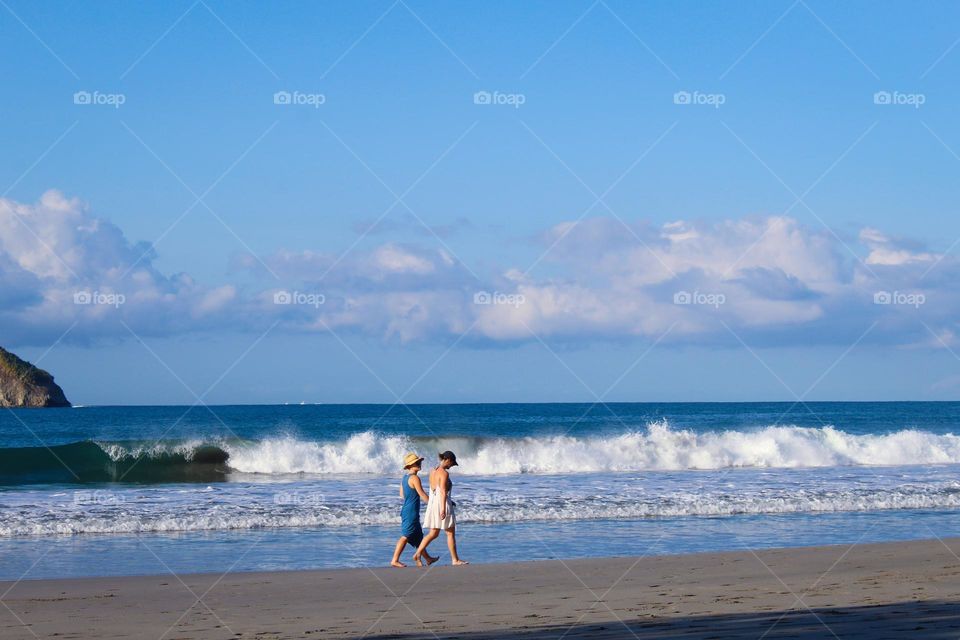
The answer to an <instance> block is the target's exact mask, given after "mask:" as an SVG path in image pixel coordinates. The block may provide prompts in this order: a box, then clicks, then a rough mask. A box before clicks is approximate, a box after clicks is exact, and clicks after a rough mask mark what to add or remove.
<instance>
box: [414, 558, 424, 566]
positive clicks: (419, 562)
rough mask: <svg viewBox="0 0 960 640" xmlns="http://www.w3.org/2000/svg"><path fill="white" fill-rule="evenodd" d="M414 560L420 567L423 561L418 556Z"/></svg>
mask: <svg viewBox="0 0 960 640" xmlns="http://www.w3.org/2000/svg"><path fill="white" fill-rule="evenodd" d="M414 560H416V561H417V566H418V567H422V566H423V562H421V561H420V558H414Z"/></svg>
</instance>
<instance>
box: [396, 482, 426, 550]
mask: <svg viewBox="0 0 960 640" xmlns="http://www.w3.org/2000/svg"><path fill="white" fill-rule="evenodd" d="M400 486H401V487H403V508H402V509H400V528H401V533H400V535H402V536H404V537H405V538H406V539H407V542H408V543H410V544H412V545H413V546H414V547H419V546H420V542H421V541H423V527H422V526H420V494H419V493H417V490H416V489H414V488H413V487H411V486H410V476H409V475H404V476H403V480H402V481H401V484H400Z"/></svg>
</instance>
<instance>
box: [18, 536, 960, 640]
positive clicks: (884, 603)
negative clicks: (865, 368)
mask: <svg viewBox="0 0 960 640" xmlns="http://www.w3.org/2000/svg"><path fill="white" fill-rule="evenodd" d="M251 552H252V553H255V552H256V550H253V551H251ZM955 553H960V538H953V539H946V540H944V541H943V542H941V541H938V540H926V541H912V542H898V543H885V544H861V545H855V546H828V547H808V548H795V549H776V550H765V551H756V552H753V551H749V550H745V551H740V552H733V553H710V554H693V555H684V556H660V557H642V558H601V559H581V560H569V561H560V560H554V561H543V562H531V563H515V564H482V565H481V564H475V565H470V566H468V567H450V566H443V565H439V566H434V567H432V568H431V569H429V570H426V569H419V570H418V569H415V568H410V569H405V570H401V569H391V568H374V569H369V570H368V569H349V570H327V571H291V572H272V573H236V574H227V575H225V576H220V575H182V576H174V575H165V576H143V577H125V578H94V579H73V580H35V581H33V580H23V581H21V582H19V583H11V582H7V583H0V593H2V594H4V596H3V599H2V604H3V605H4V606H5V609H3V610H0V614H2V616H0V619H2V626H0V636H2V637H3V638H33V637H42V638H46V637H57V638H91V637H111V638H147V637H150V638H238V637H243V638H302V637H310V638H350V637H364V636H366V637H378V638H379V637H383V638H387V637H389V638H435V637H440V638H448V637H449V638H454V637H456V638H495V637H511V636H521V637H529V638H558V637H565V638H598V637H600V638H633V637H642V638H665V637H683V638H748V637H749V638H754V639H755V638H760V637H769V638H786V637H789V638H832V637H840V638H904V637H912V638H918V637H928V638H947V637H957V635H958V634H960V559H958V557H957V555H955Z"/></svg>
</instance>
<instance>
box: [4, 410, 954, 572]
mask: <svg viewBox="0 0 960 640" xmlns="http://www.w3.org/2000/svg"><path fill="white" fill-rule="evenodd" d="M958 427H960V403H957V402H851V403H845V402H810V403H805V404H804V403H801V404H793V403H610V404H597V405H590V404H461V405H409V406H405V405H397V406H392V407H391V406H387V405H289V406H287V405H284V406H216V407H204V406H196V407H77V408H73V409H49V410H13V411H2V412H0V579H3V580H16V579H20V578H25V579H31V578H48V577H77V576H102V575H124V574H156V573H167V572H174V573H182V572H217V573H222V572H225V571H254V570H277V569H307V568H327V567H356V566H382V565H385V564H387V563H389V560H390V556H391V553H392V549H393V544H394V543H395V542H396V539H397V537H398V535H399V520H400V516H399V514H400V500H399V498H398V485H399V482H400V479H401V477H402V471H401V469H400V467H401V462H400V460H401V458H402V457H403V455H404V454H405V453H406V452H407V451H415V452H418V453H419V454H420V455H423V456H425V457H426V458H427V460H426V462H425V469H424V476H425V475H426V471H427V470H428V469H429V467H430V465H431V463H433V461H434V460H435V459H436V454H437V452H438V451H441V450H445V449H451V450H453V451H454V452H456V454H457V456H458V459H459V461H460V466H459V467H457V468H455V469H454V470H453V472H452V473H451V476H452V478H453V481H454V488H453V498H454V500H455V501H456V503H457V515H458V529H459V533H458V539H459V546H460V552H461V555H462V556H463V557H464V558H465V559H467V560H471V561H474V562H500V561H515V560H524V559H547V558H578V557H591V556H611V555H624V556H628V555H631V556H632V555H646V554H665V553H689V552H697V551H717V550H740V549H745V548H761V547H780V546H798V545H820V544H853V543H856V542H876V541H885V540H903V539H915V538H934V537H940V536H951V535H957V531H958V525H960V517H958V515H960V511H958V507H960V479H958V475H957V474H958V471H960V466H958V464H960V436H958V435H955V434H956V433H958V431H960V429H958ZM443 542H444V541H443V540H442V539H441V540H438V541H437V542H436V543H435V544H434V546H433V547H431V549H432V551H433V552H435V553H436V552H440V554H441V556H442V557H444V558H445V559H446V557H447V552H446V548H445V544H443ZM404 558H405V559H406V560H408V561H409V559H410V551H409V550H407V551H406V552H405V554H404Z"/></svg>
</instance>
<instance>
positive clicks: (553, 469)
mask: <svg viewBox="0 0 960 640" xmlns="http://www.w3.org/2000/svg"><path fill="white" fill-rule="evenodd" d="M224 448H225V449H226V450H227V452H228V453H229V454H230V459H229V462H228V464H229V465H230V467H231V468H233V469H234V470H236V471H240V472H245V473H259V474H286V473H309V474H340V473H372V474H394V473H396V472H397V461H398V460H399V459H401V458H402V455H403V453H405V452H406V451H408V450H413V451H419V452H420V454H421V455H425V456H427V464H428V465H429V464H430V463H431V462H432V459H433V456H432V454H433V451H434V450H443V449H447V448H449V449H453V450H454V451H455V452H456V453H457V456H458V459H459V460H460V469H459V470H458V471H459V472H460V473H464V474H468V475H498V474H520V473H532V474H554V473H574V472H599V471H646V470H684V469H691V470H693V469H722V468H729V467H760V468H796V467H833V466H860V465H912V464H941V463H960V437H958V436H956V435H953V434H943V435H941V434H933V433H929V432H924V431H916V430H903V431H897V432H895V433H890V434H885V435H853V434H849V433H845V432H843V431H840V430H838V429H835V428H834V427H829V426H828V427H822V428H809V427H792V426H771V427H765V428H760V429H755V430H749V431H722V432H703V433H697V432H694V431H690V430H685V429H673V428H671V427H670V426H669V424H668V423H667V422H666V421H661V422H656V423H651V424H649V425H647V427H646V428H645V429H643V430H638V431H632V432H628V433H622V434H617V435H610V436H597V437H573V436H541V437H525V438H492V439H491V438H476V439H473V438H448V439H443V438H441V439H424V438H417V439H410V438H406V437H403V436H388V435H381V434H376V433H373V432H365V433H360V434H356V435H353V436H351V437H350V438H348V439H346V440H344V441H340V442H329V443H318V442H308V441H302V440H298V439H296V438H293V437H283V438H275V439H266V440H263V441H261V442H258V443H246V444H235V445H226V446H224Z"/></svg>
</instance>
